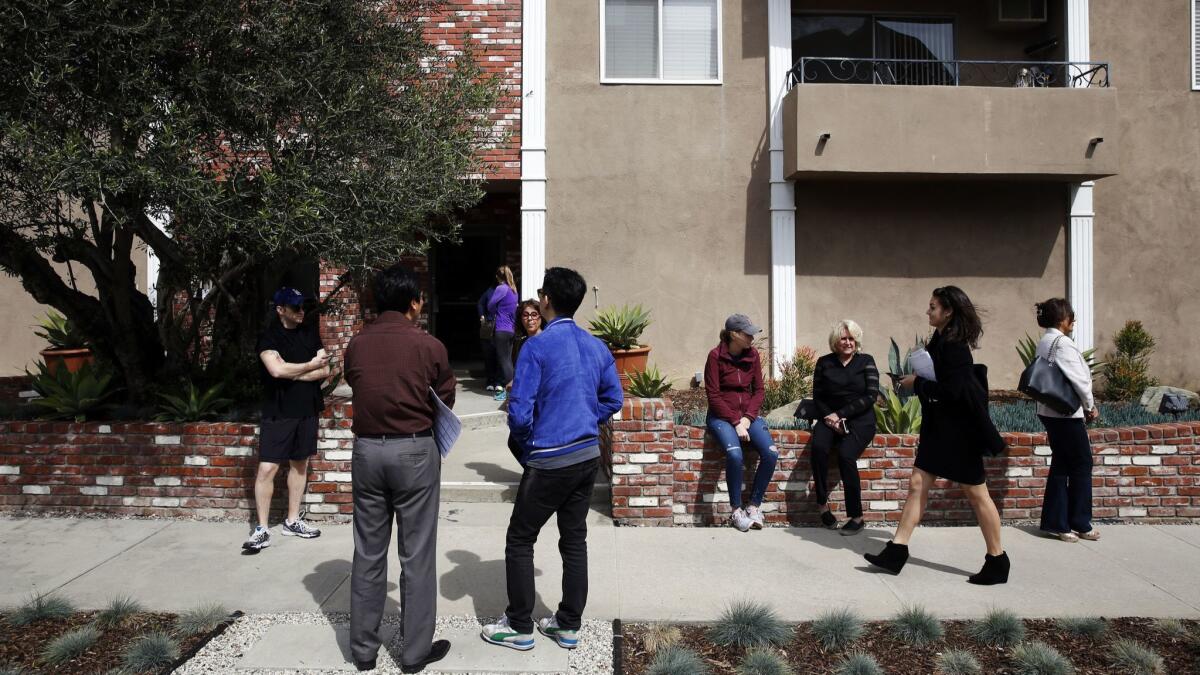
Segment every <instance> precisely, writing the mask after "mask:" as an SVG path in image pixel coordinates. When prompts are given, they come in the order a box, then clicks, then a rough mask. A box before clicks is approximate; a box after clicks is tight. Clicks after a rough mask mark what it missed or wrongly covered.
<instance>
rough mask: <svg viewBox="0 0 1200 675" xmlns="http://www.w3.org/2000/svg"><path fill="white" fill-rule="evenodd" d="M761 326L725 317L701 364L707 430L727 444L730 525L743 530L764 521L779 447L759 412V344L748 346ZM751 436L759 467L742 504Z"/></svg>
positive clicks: (742, 317) (743, 318)
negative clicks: (746, 445) (766, 496)
mask: <svg viewBox="0 0 1200 675" xmlns="http://www.w3.org/2000/svg"><path fill="white" fill-rule="evenodd" d="M760 332H762V329H761V328H759V327H758V326H755V325H754V324H753V323H751V321H750V319H748V318H747V317H746V316H745V315H744V314H734V315H732V316H730V317H729V318H728V319H726V320H725V330H723V331H721V344H719V345H717V346H716V347H715V348H714V349H713V350H712V351H711V352H709V353H708V363H706V364H705V366H704V391H705V393H706V394H707V395H708V421H707V426H708V430H709V431H710V432H711V433H712V435H713V436H715V437H716V439H717V441H718V442H719V443H720V444H721V447H722V448H723V449H724V450H725V482H726V483H727V484H728V486H729V505H730V507H731V508H733V515H732V517H731V520H732V522H733V526H734V527H736V528H737V529H739V530H741V531H742V532H745V531H746V530H749V529H750V528H754V529H756V530H761V529H762V526H763V515H762V509H761V508H760V507H761V506H762V501H763V495H764V494H765V493H766V491H767V485H768V484H769V483H770V482H771V476H772V475H774V473H775V462H776V460H778V459H779V452H778V451H777V450H776V449H775V444H774V442H772V441H771V434H770V433H768V432H767V423H766V421H765V420H763V418H761V417H759V416H758V413H759V412H760V411H761V409H762V402H763V381H762V362H761V361H760V360H759V357H758V350H756V349H755V348H754V347H752V346H750V345H751V343H752V342H753V341H754V336H755V335H756V334H758V333H760ZM743 441H750V443H751V444H752V445H753V446H754V449H755V450H757V451H758V469H757V470H756V471H755V472H754V487H753V489H752V490H751V492H750V504H749V505H748V506H746V507H745V508H743V506H742V442H743Z"/></svg>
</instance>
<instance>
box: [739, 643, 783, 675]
mask: <svg viewBox="0 0 1200 675" xmlns="http://www.w3.org/2000/svg"><path fill="white" fill-rule="evenodd" d="M794 673H795V671H793V670H792V667H791V666H789V665H788V664H787V661H785V660H783V657H781V656H780V655H779V654H776V653H775V652H773V651H771V650H769V649H763V648H757V649H751V650H750V651H749V652H747V653H746V657H745V658H744V659H742V663H741V665H739V666H738V668H737V674H738V675H793V674H794Z"/></svg>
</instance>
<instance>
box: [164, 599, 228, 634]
mask: <svg viewBox="0 0 1200 675" xmlns="http://www.w3.org/2000/svg"><path fill="white" fill-rule="evenodd" d="M228 618H229V610H227V609H225V607H224V605H221V604H220V603H211V604H207V605H201V606H200V607H197V608H195V609H189V610H188V611H186V612H184V613H183V614H180V615H179V616H178V617H177V618H176V619H175V630H176V632H178V633H179V634H180V635H184V636H187V635H196V634H198V633H207V632H209V631H212V630H213V629H215V628H216V627H217V626H219V625H221V622H223V621H225V620H226V619H228Z"/></svg>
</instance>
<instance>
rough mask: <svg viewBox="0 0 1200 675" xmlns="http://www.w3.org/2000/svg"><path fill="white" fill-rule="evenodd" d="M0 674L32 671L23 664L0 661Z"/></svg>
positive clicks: (26, 673)
mask: <svg viewBox="0 0 1200 675" xmlns="http://www.w3.org/2000/svg"><path fill="white" fill-rule="evenodd" d="M0 675H33V673H32V672H31V671H29V670H28V669H26V668H25V667H24V666H17V665H11V666H10V665H8V664H4V663H0Z"/></svg>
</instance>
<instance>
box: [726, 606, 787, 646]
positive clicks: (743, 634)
mask: <svg viewBox="0 0 1200 675" xmlns="http://www.w3.org/2000/svg"><path fill="white" fill-rule="evenodd" d="M708 635H709V639H711V640H712V641H713V643H715V644H718V645H721V646H722V647H761V646H767V645H782V644H785V643H787V642H789V641H790V640H791V639H792V635H793V633H792V628H791V627H790V626H788V625H787V624H786V623H784V622H783V620H782V619H780V618H779V615H778V614H776V613H775V610H773V609H771V608H770V607H769V606H767V605H765V604H763V603H761V602H754V601H752V600H735V601H734V602H732V603H730V604H729V606H728V607H726V608H725V610H724V611H722V612H721V616H720V617H719V618H718V619H717V622H716V623H715V624H714V625H713V627H712V628H710V629H709V631H708Z"/></svg>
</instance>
